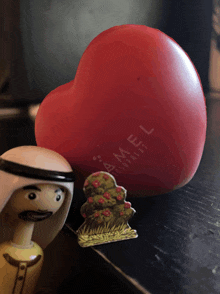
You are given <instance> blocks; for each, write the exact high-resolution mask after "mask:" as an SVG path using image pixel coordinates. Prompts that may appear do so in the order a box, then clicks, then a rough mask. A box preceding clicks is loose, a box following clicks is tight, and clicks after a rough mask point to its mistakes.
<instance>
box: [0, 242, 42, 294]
mask: <svg viewBox="0 0 220 294" xmlns="http://www.w3.org/2000/svg"><path fill="white" fill-rule="evenodd" d="M42 264H43V251H42V249H41V247H40V246H38V245H37V244H36V243H35V242H32V246H31V247H30V248H20V247H19V246H17V245H16V244H13V243H12V242H4V243H2V244H0V293H2V294H32V293H34V289H35V286H36V284H37V280H38V277H39V275H40V271H41V267H42Z"/></svg>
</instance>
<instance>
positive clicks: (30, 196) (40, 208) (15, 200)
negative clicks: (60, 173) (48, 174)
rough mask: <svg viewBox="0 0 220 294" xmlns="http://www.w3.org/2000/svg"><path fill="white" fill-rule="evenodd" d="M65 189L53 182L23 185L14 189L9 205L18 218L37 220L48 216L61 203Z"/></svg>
mask: <svg viewBox="0 0 220 294" xmlns="http://www.w3.org/2000/svg"><path fill="white" fill-rule="evenodd" d="M65 194H66V191H65V189H64V188H63V187H61V186H58V185H53V184H37V185H30V186H25V187H23V188H21V189H19V190H17V191H15V192H14V193H13V195H12V197H11V199H10V207H11V209H12V211H13V213H15V214H16V215H17V216H18V217H19V218H20V219H22V220H24V221H30V222H38V221H41V220H44V219H46V218H48V217H50V216H51V215H52V214H54V213H55V212H56V211H57V210H58V209H59V208H60V207H61V206H62V204H63V201H64V198H65Z"/></svg>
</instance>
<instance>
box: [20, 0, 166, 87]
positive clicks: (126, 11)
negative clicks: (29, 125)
mask: <svg viewBox="0 0 220 294" xmlns="http://www.w3.org/2000/svg"><path fill="white" fill-rule="evenodd" d="M164 12H165V11H164V9H163V1H162V0H108V1H103V0H75V1H73V0H65V1H60V0H50V1H45V0H23V1H22V0H21V30H22V39H23V47H24V56H25V64H26V68H27V71H28V80H29V83H30V86H31V88H38V89H41V90H42V91H43V92H44V93H47V92H49V91H51V90H52V89H54V88H56V87H57V86H58V85H61V84H64V83H66V82H69V81H70V80H72V79H74V76H75V73H76V69H77V66H78V63H79V60H80V58H81V56H82V54H83V52H84V50H85V49H86V47H87V46H88V44H89V43H90V41H92V39H93V38H95V37H96V36H97V35H98V34H99V33H101V32H102V31H104V30H106V29H108V28H110V27H112V26H115V25H121V24H129V23H133V24H145V25H148V26H152V27H158V26H159V24H160V22H161V19H162V18H165V17H166V16H165V13H164Z"/></svg>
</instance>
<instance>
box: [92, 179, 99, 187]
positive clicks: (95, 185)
mask: <svg viewBox="0 0 220 294" xmlns="http://www.w3.org/2000/svg"><path fill="white" fill-rule="evenodd" d="M92 185H93V186H94V187H95V188H98V187H99V186H100V185H101V183H100V182H99V181H98V180H95V181H93V182H92Z"/></svg>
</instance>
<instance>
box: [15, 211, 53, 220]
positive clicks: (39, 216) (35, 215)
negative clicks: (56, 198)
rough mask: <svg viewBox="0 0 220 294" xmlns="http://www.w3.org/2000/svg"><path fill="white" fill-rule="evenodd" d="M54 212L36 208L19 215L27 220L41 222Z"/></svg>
mask: <svg viewBox="0 0 220 294" xmlns="http://www.w3.org/2000/svg"><path fill="white" fill-rule="evenodd" d="M52 214H53V213H52V212H51V211H47V212H40V211H35V210H25V211H22V212H21V213H19V215H18V217H19V218H20V219H22V220H24V221H27V222H39V221H42V220H45V219H47V218H48V217H50V216H51V215H52Z"/></svg>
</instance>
